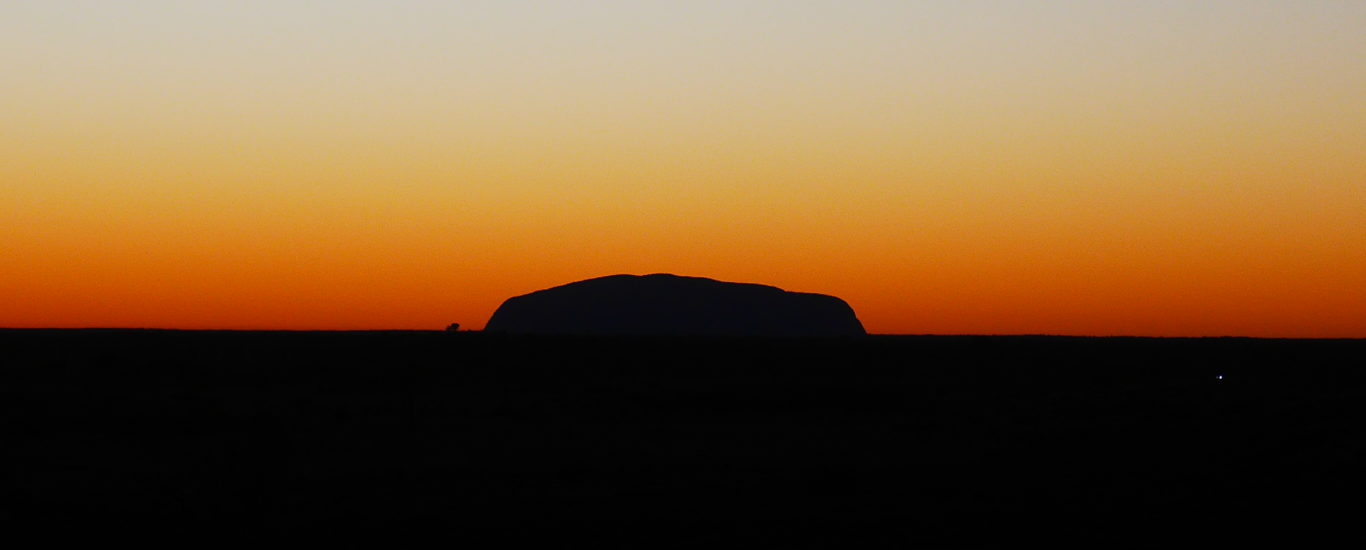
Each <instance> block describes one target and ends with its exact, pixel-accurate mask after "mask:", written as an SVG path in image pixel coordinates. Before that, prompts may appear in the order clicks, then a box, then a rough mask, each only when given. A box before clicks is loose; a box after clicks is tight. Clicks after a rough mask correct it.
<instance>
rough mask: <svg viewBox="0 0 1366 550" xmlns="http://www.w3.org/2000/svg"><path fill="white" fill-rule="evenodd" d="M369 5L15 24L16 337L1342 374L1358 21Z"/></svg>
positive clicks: (30, 8) (0, 179) (4, 33)
mask: <svg viewBox="0 0 1366 550" xmlns="http://www.w3.org/2000/svg"><path fill="white" fill-rule="evenodd" d="M186 4H189V5H186ZM388 4H389V3H381V2H370V1H361V0H350V1H344V2H336V3H333V4H329V5H327V6H323V5H322V4H317V3H310V2H292V1H281V2H256V1H238V2H226V1H225V2H212V1H206V2H199V3H185V2H169V1H167V2H162V1H141V0H140V1H130V2H118V3H111V2H81V1H74V0H73V1H70V2H22V1H21V2H9V3H5V4H4V5H3V6H0V84H3V89H4V90H5V92H4V93H3V94H0V327H90V326H99V327H171V328H267V329H273V328H289V329H361V328H364V329H372V328H373V329H408V328H421V329H439V328H441V327H444V326H445V325H446V324H447V323H450V322H460V323H462V324H464V325H465V326H468V327H471V328H479V327H482V325H483V324H484V322H485V321H486V320H487V319H488V317H489V315H490V314H492V312H493V310H494V308H496V307H497V306H498V304H499V303H500V302H501V301H502V300H503V299H505V298H507V297H509V296H512V295H516V294H522V293H526V292H529V291H532V290H536V289H539V288H545V287H548V286H553V285H557V284H562V283H566V282H570V281H573V280H578V279H584V278H589V277H595V276H601V275H608V274H614V273H638V274H643V273H654V272H672V273H678V274H684V275H697V276H707V277H713V278H718V279H723V280H736V281H748V282H760V283H767V284H773V285H776V286H780V287H783V288H787V289H789V290H798V291H809V292H823V293H829V294H834V295H837V296H840V297H842V298H845V299H846V300H847V301H849V302H850V304H851V305H852V306H853V307H854V308H855V310H856V311H857V312H858V314H859V316H860V318H861V319H862V320H863V322H864V324H865V325H866V326H867V327H868V329H869V330H870V331H872V332H878V333H915V334H923V333H937V334H950V333H952V334H962V333H993V334H1001V333H1050V334H1087V335H1114V334H1131V335H1196V336H1198V335H1248V336H1295V337H1302V336H1303V337H1309V336H1326V337H1341V336H1347V337H1366V155H1363V154H1362V151H1366V102H1363V101H1362V98H1364V97H1366V71H1363V70H1362V67H1366V40H1363V38H1362V36H1363V35H1362V33H1361V29H1362V28H1366V4H1362V3H1359V2H1336V1H1327V0H1324V1H1299V2H1271V1H1266V2H1247V1H1237V2H1234V1H1210V2H1200V3H1195V4H1198V5H1191V4H1192V3H1190V2H1175V1H1150V2H1127V1H1119V0H1111V1H1088V2H1055V3H1048V4H1049V5H1048V6H1045V7H1040V6H1027V5H1022V4H1028V3H1020V2H1006V1H984V0H982V1H972V0H968V1H960V2H917V3H906V2H879V1H867V2H823V1H809V2H805V1H804V2H759V1H752V2H745V1H739V2H707V1H696V2H656V3H640V2H584V3H566V2H525V1H524V2H517V1H508V2H489V3H482V2H469V3H464V2H462V3H451V4H460V5H458V6H456V5H446V4H447V3H421V2H414V3H408V4H405V6H404V7H398V8H396V7H392V6H390V5H388ZM641 4H647V5H641ZM907 4H913V5H907ZM324 7H326V10H327V11H324Z"/></svg>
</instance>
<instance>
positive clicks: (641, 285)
mask: <svg viewBox="0 0 1366 550" xmlns="http://www.w3.org/2000/svg"><path fill="white" fill-rule="evenodd" d="M484 330H486V331H494V332H510V333H539V334H629V335H711V336H852V335H862V334H865V332H864V329H863V323H860V322H859V320H858V317H857V316H856V315H855V314H854V310H853V309H852V308H850V307H849V304H847V303H845V302H844V300H841V299H839V298H836V297H834V296H827V295H824V294H807V293H800V292H787V291H784V290H782V289H780V288H777V287H772V286H766V285H756V284H746V283H728V282H722V281H717V280H713V279H704V278H700V277H680V276H677V275H668V274H655V275H644V276H635V275H612V276H608V277H600V278H597V279H588V280H586V281H579V282H576V283H570V284H567V285H564V286H558V287H555V288H549V289H546V290H540V291H537V292H533V293H531V294H526V295H523V296H517V297H514V298H509V299H508V300H507V301H506V302H503V305H502V306H500V307H499V308H498V311H495V312H494V313H493V317H492V318H490V319H489V322H488V325H487V326H486V327H485V329H484Z"/></svg>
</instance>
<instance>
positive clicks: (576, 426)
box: [0, 331, 1366, 547]
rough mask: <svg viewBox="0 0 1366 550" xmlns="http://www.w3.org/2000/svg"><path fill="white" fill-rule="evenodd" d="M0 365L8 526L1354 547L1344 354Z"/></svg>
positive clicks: (683, 345)
mask: <svg viewBox="0 0 1366 550" xmlns="http://www.w3.org/2000/svg"><path fill="white" fill-rule="evenodd" d="M0 350H3V356H0V357H3V359H2V360H0V365H2V366H0V399H3V403H4V406H3V407H2V408H0V428H3V434H4V437H5V442H4V443H5V444H4V447H3V450H2V451H0V453H3V455H0V457H3V460H4V461H5V463H7V464H9V466H8V467H7V468H5V470H3V472H0V475H3V477H0V483H3V485H0V490H3V493H0V520H7V521H6V523H7V524H9V525H12V526H25V527H28V528H31V529H35V530H38V529H45V528H58V529H60V528H63V526H68V527H69V526H71V525H78V526H103V527H102V528H116V529H118V530H120V531H133V532H157V533H177V532H179V533H183V534H187V535H192V534H195V533H203V532H206V531H205V530H207V529H216V530H218V531H219V532H222V530H224V528H225V527H226V528H230V530H231V531H232V532H235V533H246V534H264V533H272V534H285V533H297V534H318V533H328V534H346V535H352V534H354V535H361V534H386V533H387V534H388V535H386V536H395V534H396V533H402V534H404V535H405V536H407V535H417V534H422V535H435V536H438V537H441V538H442V539H443V540H446V541H459V540H481V539H482V540H497V541H512V540H520V539H533V540H538V541H551V540H553V541H564V540H581V541H595V542H597V543H599V544H600V545H603V546H612V545H616V544H623V545H626V546H632V547H663V546H689V547H696V546H700V545H704V544H711V543H716V542H735V541H746V542H753V543H791V542H796V541H799V542H817V543H849V542H861V543H869V542H887V543H895V544H901V543H925V544H927V545H930V546H935V547H952V546H964V547H983V546H996V545H1006V544H1008V545H1012V546H1014V545H1016V544H1019V543H1021V542H1023V541H1038V542H1053V543H1069V542H1073V543H1077V542H1104V543H1106V544H1107V545H1112V546H1114V545H1118V546H1124V545H1129V544H1137V545H1143V544H1149V543H1164V544H1165V543H1170V542H1176V541H1186V542H1191V541H1192V540H1195V541H1198V540H1209V541H1211V542H1213V541H1218V540H1227V539H1228V538H1230V537H1232V536H1235V535H1236V536H1238V537H1240V538H1269V537H1273V536H1275V537H1293V538H1300V539H1303V538H1313V537H1317V536H1319V535H1325V534H1330V533H1331V534H1337V535H1341V534H1347V535H1352V536H1356V537H1360V536H1361V534H1360V533H1358V532H1356V531H1355V524H1356V523H1357V522H1358V521H1359V517H1358V513H1357V512H1358V510H1359V508H1360V506H1359V502H1360V501H1361V498H1362V493H1361V491H1360V490H1361V489H1362V488H1363V487H1364V486H1366V485H1363V484H1362V473H1361V467H1362V465H1363V464H1366V430H1363V427H1364V426H1366V424H1363V423H1362V420H1363V419H1366V415H1363V412H1366V404H1364V403H1363V401H1362V396H1363V390H1366V341H1290V340H1252V339H1125V338H1120V339H1088V338H1052V337H891V336H886V337H877V336H874V337H867V338H856V339H830V340H785V339H750V340H741V339H681V338H657V339H651V338H634V339H613V338H587V337H584V338H569V337H525V336H516V337H514V336H508V335H498V334H483V333H438V332H431V333H428V332H362V333H259V332H169V331H0ZM1173 537H1175V538H1173Z"/></svg>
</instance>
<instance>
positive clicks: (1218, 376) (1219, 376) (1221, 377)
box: [1215, 374, 1224, 380]
mask: <svg viewBox="0 0 1366 550" xmlns="http://www.w3.org/2000/svg"><path fill="white" fill-rule="evenodd" d="M1215 378H1218V379H1220V380H1223V379H1224V375H1222V374H1220V375H1217V376H1215Z"/></svg>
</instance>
